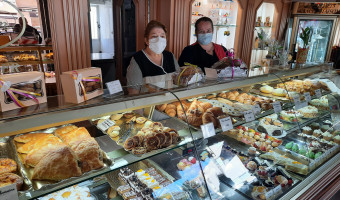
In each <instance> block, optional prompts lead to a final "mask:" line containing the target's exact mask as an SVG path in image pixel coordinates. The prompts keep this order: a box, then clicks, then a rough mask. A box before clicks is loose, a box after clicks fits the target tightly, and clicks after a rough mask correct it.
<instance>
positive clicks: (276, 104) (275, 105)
mask: <svg viewBox="0 0 340 200" xmlns="http://www.w3.org/2000/svg"><path fill="white" fill-rule="evenodd" d="M272 105H273V108H274V112H275V113H280V112H281V111H282V107H281V102H279V101H276V102H274V103H272Z"/></svg>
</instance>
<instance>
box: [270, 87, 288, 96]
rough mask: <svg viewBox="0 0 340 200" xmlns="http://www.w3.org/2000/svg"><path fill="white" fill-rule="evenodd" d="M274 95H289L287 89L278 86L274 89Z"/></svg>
mask: <svg viewBox="0 0 340 200" xmlns="http://www.w3.org/2000/svg"><path fill="white" fill-rule="evenodd" d="M273 95H275V96H279V97H285V96H286V95H287V91H286V90H285V89H282V88H276V89H274V90H273Z"/></svg>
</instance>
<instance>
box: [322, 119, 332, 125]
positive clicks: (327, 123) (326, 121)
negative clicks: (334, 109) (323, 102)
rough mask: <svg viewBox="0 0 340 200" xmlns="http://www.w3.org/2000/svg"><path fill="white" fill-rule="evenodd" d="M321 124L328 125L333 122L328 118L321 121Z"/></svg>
mask: <svg viewBox="0 0 340 200" xmlns="http://www.w3.org/2000/svg"><path fill="white" fill-rule="evenodd" d="M323 124H324V125H328V126H333V123H332V122H331V121H329V120H325V121H323Z"/></svg>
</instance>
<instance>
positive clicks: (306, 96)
mask: <svg viewBox="0 0 340 200" xmlns="http://www.w3.org/2000/svg"><path fill="white" fill-rule="evenodd" d="M303 95H304V96H305V101H306V102H310V101H312V97H311V96H310V93H309V92H305V93H304V94H303Z"/></svg>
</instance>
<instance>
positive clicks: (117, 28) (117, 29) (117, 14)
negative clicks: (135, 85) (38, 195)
mask: <svg viewBox="0 0 340 200" xmlns="http://www.w3.org/2000/svg"><path fill="white" fill-rule="evenodd" d="M112 4H113V5H112V8H113V24H114V28H113V31H114V44H115V45H114V48H115V63H116V78H117V79H118V80H120V81H121V82H122V84H124V82H125V80H124V77H123V43H122V41H123V35H122V32H123V30H122V16H121V15H122V10H121V9H122V5H123V0H114V1H112Z"/></svg>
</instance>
